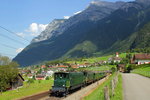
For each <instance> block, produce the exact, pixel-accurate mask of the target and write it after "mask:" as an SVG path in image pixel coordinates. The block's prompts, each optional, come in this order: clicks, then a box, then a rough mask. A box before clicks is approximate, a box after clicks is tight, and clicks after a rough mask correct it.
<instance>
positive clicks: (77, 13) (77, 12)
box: [74, 11, 82, 15]
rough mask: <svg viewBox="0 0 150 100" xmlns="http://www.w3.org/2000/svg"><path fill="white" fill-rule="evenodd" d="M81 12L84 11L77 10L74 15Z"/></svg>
mask: <svg viewBox="0 0 150 100" xmlns="http://www.w3.org/2000/svg"><path fill="white" fill-rule="evenodd" d="M81 12H82V11H78V12H75V13H74V15H77V14H79V13H81Z"/></svg>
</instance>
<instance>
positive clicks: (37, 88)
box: [0, 79, 53, 100]
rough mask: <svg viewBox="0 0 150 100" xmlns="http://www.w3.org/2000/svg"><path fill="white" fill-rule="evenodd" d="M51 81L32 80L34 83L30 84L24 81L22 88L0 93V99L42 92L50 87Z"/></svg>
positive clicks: (16, 97) (11, 98)
mask: <svg viewBox="0 0 150 100" xmlns="http://www.w3.org/2000/svg"><path fill="white" fill-rule="evenodd" d="M52 83H53V80H52V79H50V80H41V81H34V83H31V84H30V85H29V84H28V83H26V82H24V86H23V87H22V88H19V89H16V90H12V91H6V92H4V93H2V94H0V100H15V99H18V98H22V97H25V96H29V95H33V94H36V93H40V92H44V91H47V90H49V89H50V88H51V86H52Z"/></svg>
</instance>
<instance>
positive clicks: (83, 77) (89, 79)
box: [51, 72, 106, 96]
mask: <svg viewBox="0 0 150 100" xmlns="http://www.w3.org/2000/svg"><path fill="white" fill-rule="evenodd" d="M105 76H106V73H105V72H56V73H54V85H53V86H52V90H51V94H52V95H63V96H66V95H67V94H68V93H69V91H71V90H74V89H77V88H79V87H82V86H85V85H87V84H90V83H93V82H95V81H97V80H99V79H101V78H103V77H105Z"/></svg>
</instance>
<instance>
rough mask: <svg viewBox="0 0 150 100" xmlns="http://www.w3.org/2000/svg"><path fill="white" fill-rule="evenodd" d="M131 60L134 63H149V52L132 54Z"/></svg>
mask: <svg viewBox="0 0 150 100" xmlns="http://www.w3.org/2000/svg"><path fill="white" fill-rule="evenodd" d="M132 62H133V63H134V64H138V65H141V64H150V54H135V55H134V56H133V59H132Z"/></svg>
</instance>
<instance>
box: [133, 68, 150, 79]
mask: <svg viewBox="0 0 150 100" xmlns="http://www.w3.org/2000/svg"><path fill="white" fill-rule="evenodd" d="M131 72H132V73H136V74H140V75H143V76H146V77H150V65H142V66H141V68H137V69H134V70H133V71H131Z"/></svg>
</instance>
